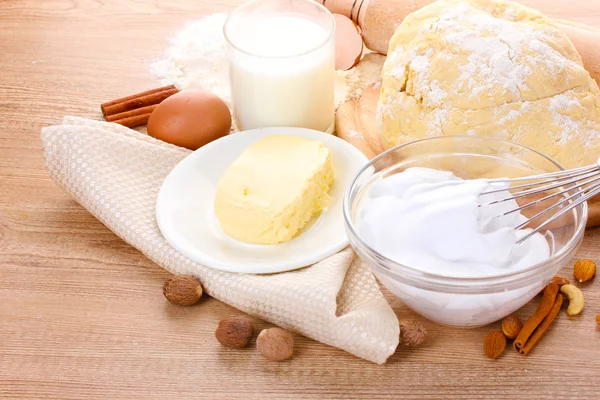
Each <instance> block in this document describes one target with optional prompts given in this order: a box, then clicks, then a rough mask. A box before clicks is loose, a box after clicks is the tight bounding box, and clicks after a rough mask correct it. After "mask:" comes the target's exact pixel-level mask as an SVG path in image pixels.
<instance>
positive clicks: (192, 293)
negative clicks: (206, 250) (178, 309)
mask: <svg viewBox="0 0 600 400" xmlns="http://www.w3.org/2000/svg"><path fill="white" fill-rule="evenodd" d="M163 294H164V295H165V297H166V298H167V300H169V302H171V303H173V304H177V305H178V306H191V305H193V304H196V303H197V302H198V300H200V297H202V285H201V284H200V281H199V280H198V279H196V278H194V277H193V276H191V275H175V276H173V277H171V278H169V280H167V281H166V282H165V284H164V286H163Z"/></svg>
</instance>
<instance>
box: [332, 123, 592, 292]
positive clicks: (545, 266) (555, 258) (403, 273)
mask: <svg viewBox="0 0 600 400" xmlns="http://www.w3.org/2000/svg"><path fill="white" fill-rule="evenodd" d="M456 139H468V140H473V141H479V142H482V143H484V142H487V143H496V144H504V145H509V146H514V147H517V148H521V149H524V150H527V151H530V152H533V153H536V154H538V155H540V156H542V157H543V158H545V159H546V160H548V161H550V162H551V163H553V164H554V165H556V167H558V168H559V169H560V170H562V171H564V170H565V168H564V167H563V166H562V165H561V164H559V163H558V162H557V161H555V160H554V159H552V158H551V157H548V156H547V155H545V154H543V153H541V152H539V151H537V150H535V149H533V148H531V147H528V146H525V145H521V144H518V143H515V142H512V141H509V140H503V139H496V138H490V137H482V136H467V135H445V136H436V137H431V138H424V139H417V140H413V141H410V142H408V143H403V144H401V145H398V146H395V147H392V148H391V149H389V150H386V151H384V152H383V153H381V154H379V155H378V156H376V157H375V158H373V159H371V160H370V161H369V162H368V163H367V164H365V165H364V166H363V168H361V169H360V171H359V172H358V173H357V174H356V176H355V177H354V179H353V180H352V183H351V184H350V186H349V187H348V189H347V190H346V193H345V194H344V202H343V210H344V220H345V223H346V230H347V232H348V235H349V239H350V242H351V243H355V244H356V245H357V246H358V247H360V249H359V250H362V251H363V252H365V253H366V255H367V256H368V257H369V258H376V259H378V261H377V266H373V265H371V264H370V267H371V268H374V267H378V270H379V272H381V273H383V274H385V275H387V276H389V277H392V278H393V279H397V278H400V279H401V280H408V281H411V282H412V283H413V284H414V283H419V284H418V285H417V286H423V285H422V284H425V286H428V287H427V288H428V289H431V288H435V289H437V290H439V289H442V290H439V291H443V292H446V291H448V292H454V291H455V290H456V289H459V288H463V289H465V290H461V292H462V291H466V292H479V290H478V288H479V289H480V288H482V287H487V286H497V287H499V288H501V289H502V290H507V289H508V287H507V286H506V285H510V286H513V287H524V286H527V285H528V284H531V280H532V279H535V277H536V276H537V275H539V274H543V273H544V272H546V271H548V270H551V269H553V268H555V266H556V263H557V262H559V261H561V259H563V258H565V256H567V255H568V253H570V252H573V251H574V250H576V249H577V247H578V246H579V244H580V243H581V240H582V237H583V234H584V232H585V225H586V222H587V216H588V215H587V202H584V203H583V204H582V205H581V206H578V207H576V208H575V209H576V210H581V213H579V212H578V217H579V218H578V226H577V229H576V231H575V234H574V235H573V236H572V237H571V238H570V239H569V241H568V242H567V243H566V244H565V245H564V246H563V247H562V248H561V249H560V251H558V252H556V253H555V254H554V255H552V257H550V258H548V259H547V260H546V261H544V262H541V263H538V264H535V265H533V266H531V267H529V268H527V269H524V270H519V271H514V272H508V273H504V274H497V275H493V276H486V277H477V278H456V277H449V276H446V275H438V274H432V273H428V272H423V271H421V270H419V269H416V268H412V267H409V266H406V265H402V264H400V263H398V262H396V261H394V260H391V259H389V258H387V257H385V256H383V255H382V254H380V253H378V252H377V251H375V250H374V249H373V248H371V247H370V246H369V245H367V244H366V243H365V242H364V241H363V240H362V239H361V238H360V236H359V235H358V232H357V231H356V229H355V226H354V223H353V221H352V218H351V208H352V206H353V205H354V204H350V200H351V199H350V196H351V194H352V192H353V191H354V188H355V186H356V183H357V181H358V179H359V178H360V177H361V176H362V174H363V173H364V172H365V171H367V170H368V169H369V168H371V167H373V166H374V165H375V163H376V162H377V161H378V160H380V159H381V158H383V157H385V156H387V155H388V154H390V153H393V152H395V151H397V150H399V149H401V148H403V147H407V146H411V145H414V144H416V143H422V142H427V141H440V140H456ZM365 184H366V182H365ZM352 200H354V199H352ZM579 214H580V215H579ZM567 261H568V260H567ZM382 263H384V264H385V265H382ZM367 264H369V263H367ZM515 284H516V285H515Z"/></svg>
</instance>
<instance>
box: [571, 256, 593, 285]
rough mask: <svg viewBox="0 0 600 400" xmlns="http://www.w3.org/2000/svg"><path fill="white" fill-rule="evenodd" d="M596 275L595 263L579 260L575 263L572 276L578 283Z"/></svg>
mask: <svg viewBox="0 0 600 400" xmlns="http://www.w3.org/2000/svg"><path fill="white" fill-rule="evenodd" d="M595 274H596V263H595V262H593V261H592V260H588V259H585V258H584V259H581V260H578V261H577V262H576V263H575V267H574V268H573V275H574V276H575V279H577V280H578V281H579V283H583V282H587V281H589V280H590V279H592V278H593V277H594V275H595Z"/></svg>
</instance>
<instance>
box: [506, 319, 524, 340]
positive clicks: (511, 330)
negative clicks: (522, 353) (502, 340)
mask: <svg viewBox="0 0 600 400" xmlns="http://www.w3.org/2000/svg"><path fill="white" fill-rule="evenodd" d="M522 328H523V322H521V320H520V319H519V317H517V316H516V315H513V314H511V315H508V316H506V317H504V318H503V319H502V333H504V336H506V337H507V338H509V339H514V338H516V337H517V336H519V333H520V332H521V329H522Z"/></svg>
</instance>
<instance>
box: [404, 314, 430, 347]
mask: <svg viewBox="0 0 600 400" xmlns="http://www.w3.org/2000/svg"><path fill="white" fill-rule="evenodd" d="M425 336H427V329H425V327H424V326H423V324H422V323H421V322H420V321H417V320H416V319H403V320H401V321H400V345H402V346H409V347H410V346H417V345H419V344H421V343H423V341H424V340H425Z"/></svg>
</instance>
